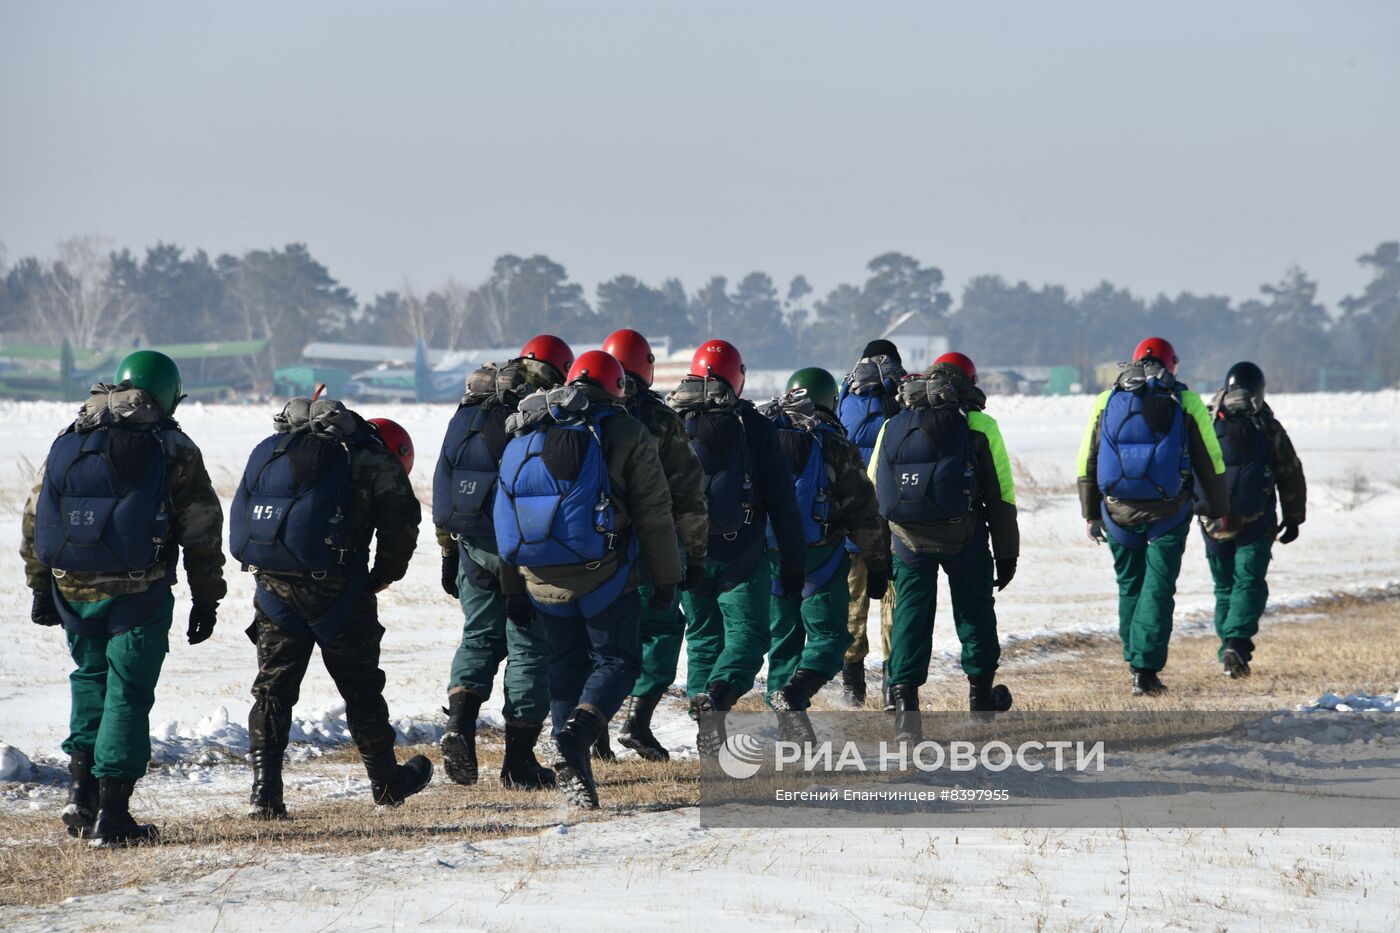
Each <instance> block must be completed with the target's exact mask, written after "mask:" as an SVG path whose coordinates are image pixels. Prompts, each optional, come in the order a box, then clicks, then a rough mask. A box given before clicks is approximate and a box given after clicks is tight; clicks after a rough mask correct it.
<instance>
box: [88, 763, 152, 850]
mask: <svg viewBox="0 0 1400 933" xmlns="http://www.w3.org/2000/svg"><path fill="white" fill-rule="evenodd" d="M135 786H136V781H135V780H134V779H131V778H100V779H99V780H98V782H97V820H96V821H95V822H94V823H93V827H92V835H93V841H92V844H93V846H95V847H97V846H100V847H103V848H108V847H115V846H139V845H143V844H148V843H153V842H159V841H160V832H159V831H158V830H157V829H156V828H155V827H154V826H151V825H150V824H148V823H138V822H136V821H135V820H134V819H132V818H131V791H132V789H133V788H134V787H135Z"/></svg>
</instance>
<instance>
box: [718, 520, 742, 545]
mask: <svg viewBox="0 0 1400 933" xmlns="http://www.w3.org/2000/svg"><path fill="white" fill-rule="evenodd" d="M745 524H747V522H746V523H745ZM720 537H721V538H723V539H724V540H726V541H733V540H734V539H735V538H737V537H739V532H737V531H729V532H725V533H724V534H722V535H720Z"/></svg>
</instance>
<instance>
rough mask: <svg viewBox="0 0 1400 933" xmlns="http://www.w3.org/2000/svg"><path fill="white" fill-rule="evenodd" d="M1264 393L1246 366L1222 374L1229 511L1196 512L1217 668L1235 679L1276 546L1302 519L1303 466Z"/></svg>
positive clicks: (1217, 415)
mask: <svg viewBox="0 0 1400 933" xmlns="http://www.w3.org/2000/svg"><path fill="white" fill-rule="evenodd" d="M1264 386H1265V383H1264V372H1263V370H1261V369H1260V368H1259V367H1258V366H1256V365H1254V364H1253V363H1250V362H1240V363H1236V364H1235V365H1234V366H1231V367H1230V370H1229V372H1227V373H1226V374H1225V384H1224V385H1223V386H1222V387H1221V389H1220V391H1219V392H1217V393H1216V395H1215V400H1214V401H1213V402H1212V403H1211V411H1212V414H1213V417H1212V420H1211V423H1212V425H1213V426H1214V427H1215V436H1216V437H1217V438H1218V439H1219V440H1220V451H1221V453H1222V454H1223V455H1224V458H1225V480H1226V484H1227V485H1228V487H1229V491H1230V495H1229V502H1230V507H1229V511H1227V512H1226V514H1225V515H1224V516H1222V517H1221V518H1217V519H1212V518H1210V517H1208V515H1207V514H1205V511H1204V509H1198V510H1197V511H1198V512H1199V513H1201V514H1200V516H1199V521H1200V524H1201V536H1202V537H1203V538H1204V539H1205V542H1206V560H1207V562H1208V563H1209V564H1210V574H1211V577H1212V578H1213V579H1214V580H1215V634H1216V635H1217V636H1219V638H1220V649H1219V657H1220V663H1221V665H1222V667H1223V668H1224V670H1225V675H1226V676H1227V677H1230V678H1232V679H1233V678H1239V677H1248V676H1249V673H1250V670H1249V662H1250V660H1251V659H1252V657H1253V654H1254V636H1255V635H1256V634H1257V633H1258V631H1259V617H1260V616H1262V615H1263V614H1264V604H1265V603H1266V602H1267V601H1268V598H1269V585H1268V583H1267V582H1266V580H1265V575H1266V574H1267V573H1268V569H1269V560H1270V558H1271V557H1272V554H1273V546H1274V539H1275V537H1277V539H1278V541H1279V542H1280V543H1282V544H1289V543H1291V542H1293V541H1294V540H1296V539H1297V537H1298V526H1299V525H1301V524H1303V521H1304V519H1305V518H1306V517H1307V498H1308V489H1307V481H1306V479H1305V478H1304V476H1303V464H1302V461H1300V460H1299V459H1298V454H1297V451H1295V450H1294V449H1293V442H1292V441H1290V440H1289V438H1288V432H1287V431H1285V430H1284V429H1283V425H1281V424H1279V423H1278V419H1276V418H1275V417H1274V413H1273V411H1272V410H1271V409H1270V408H1269V406H1268V404H1267V403H1266V402H1265V401H1264ZM1280 508H1281V509H1282V511H1283V521H1282V525H1280V523H1279V515H1278V512H1279V509H1280Z"/></svg>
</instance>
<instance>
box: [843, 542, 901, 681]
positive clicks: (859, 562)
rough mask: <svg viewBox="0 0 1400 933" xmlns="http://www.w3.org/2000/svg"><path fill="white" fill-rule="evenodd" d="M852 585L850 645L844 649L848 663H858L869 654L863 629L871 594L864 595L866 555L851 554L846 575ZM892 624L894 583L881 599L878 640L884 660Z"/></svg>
mask: <svg viewBox="0 0 1400 933" xmlns="http://www.w3.org/2000/svg"><path fill="white" fill-rule="evenodd" d="M846 580H847V584H848V585H849V586H850V589H851V608H850V614H849V615H848V616H847V618H846V625H847V628H848V629H849V630H850V633H851V646H850V647H849V648H847V649H846V663H847V664H861V663H864V661H865V656H866V655H868V654H870V639H869V638H868V636H867V635H866V632H865V629H866V625H867V620H868V619H869V618H870V597H869V596H867V595H866V591H865V584H866V572H865V558H863V557H861V556H860V555H859V554H852V555H851V572H850V575H849V576H848V577H847V578H846ZM893 625H894V583H893V582H891V583H890V587H889V589H887V590H885V598H884V599H882V600H880V644H881V646H882V647H883V648H884V657H885V659H886V660H888V659H889V656H890V628H891V626H893Z"/></svg>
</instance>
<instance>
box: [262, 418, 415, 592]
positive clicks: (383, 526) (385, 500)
mask: <svg viewBox="0 0 1400 933" xmlns="http://www.w3.org/2000/svg"><path fill="white" fill-rule="evenodd" d="M354 417H355V420H356V422H357V424H358V425H359V427H358V430H357V432H356V435H355V436H354V437H353V438H352V440H351V449H350V490H349V503H348V505H347V508H346V517H345V533H346V540H347V541H350V542H352V543H353V546H354V548H355V550H356V551H357V552H358V553H360V554H364V555H365V558H366V560H367V561H370V572H369V578H370V588H371V589H378V588H380V587H382V586H387V585H388V584H390V583H393V582H395V581H397V580H401V579H403V576H404V574H406V573H407V572H408V562H409V559H410V558H411V557H412V556H413V550H414V548H416V547H417V546H418V525H419V523H420V522H421V521H422V519H423V509H422V506H421V505H419V503H418V497H417V496H416V495H414V493H413V486H412V484H410V483H409V480H408V474H407V473H405V472H404V471H403V464H402V463H400V462H399V458H398V457H396V456H394V455H393V454H392V453H391V452H389V451H388V450H387V449H385V447H384V446H383V444H381V443H379V442H377V441H366V440H364V436H365V435H367V434H368V429H367V428H365V427H364V423H363V421H361V420H360V418H359V415H355V416H354ZM371 539H373V542H374V549H373V552H372V553H371V552H370V541H371ZM258 585H259V586H261V587H263V588H264V589H266V590H268V591H269V592H271V593H272V594H274V595H275V596H277V597H278V598H280V599H282V600H284V601H286V602H288V603H290V604H292V605H293V606H296V607H297V608H298V610H299V612H300V613H301V614H302V615H303V616H306V617H308V618H309V617H314V616H318V615H320V614H321V613H322V612H324V611H325V607H326V606H328V605H329V604H330V603H332V602H334V600H335V598H336V597H337V596H338V595H340V592H341V590H342V589H343V587H344V585H345V578H344V577H336V576H335V575H328V576H327V577H325V578H324V579H321V580H313V579H311V578H310V577H289V576H279V575H276V574H271V573H260V574H258Z"/></svg>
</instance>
